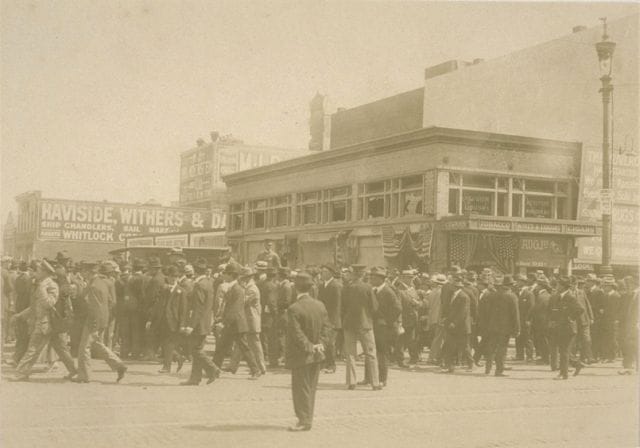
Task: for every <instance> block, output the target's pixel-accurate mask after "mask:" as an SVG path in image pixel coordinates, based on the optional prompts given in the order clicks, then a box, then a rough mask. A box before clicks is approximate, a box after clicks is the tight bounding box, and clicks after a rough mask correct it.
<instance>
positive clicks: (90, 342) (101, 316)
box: [72, 262, 127, 383]
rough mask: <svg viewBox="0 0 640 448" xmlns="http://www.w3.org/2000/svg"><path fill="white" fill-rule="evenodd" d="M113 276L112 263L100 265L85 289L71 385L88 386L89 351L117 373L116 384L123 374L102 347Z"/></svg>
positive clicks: (116, 359)
mask: <svg viewBox="0 0 640 448" xmlns="http://www.w3.org/2000/svg"><path fill="white" fill-rule="evenodd" d="M113 272H114V267H113V263H112V262H104V263H103V264H102V265H100V272H99V273H98V274H97V275H95V276H94V277H93V279H91V281H90V283H89V286H88V287H87V294H86V296H85V300H86V302H87V317H86V321H85V325H84V328H83V329H82V335H81V336H80V345H79V347H78V376H77V378H73V379H72V381H74V382H77V383H88V382H89V372H90V370H91V351H92V350H93V351H95V352H96V353H97V354H98V356H99V357H100V358H102V359H103V360H104V361H105V362H106V363H107V364H108V365H109V367H110V368H111V370H113V371H114V372H117V374H118V377H117V379H116V381H117V382H119V381H120V380H121V379H122V378H123V377H124V374H125V372H126V371H127V366H125V365H124V364H123V362H122V361H121V360H120V358H119V357H118V356H117V355H116V354H115V353H113V352H112V351H111V350H110V349H109V348H108V347H107V346H106V345H105V344H104V342H103V341H104V332H105V331H106V330H107V327H108V325H109V309H110V307H111V306H112V304H113V303H114V302H115V297H113V296H112V294H113V283H112V281H111V280H110V279H109V276H110V275H111V274H112V273H113Z"/></svg>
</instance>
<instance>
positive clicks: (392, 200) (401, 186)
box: [358, 174, 424, 219]
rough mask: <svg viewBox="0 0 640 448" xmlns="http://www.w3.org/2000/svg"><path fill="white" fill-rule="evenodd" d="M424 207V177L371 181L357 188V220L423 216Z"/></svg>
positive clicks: (419, 175)
mask: <svg viewBox="0 0 640 448" xmlns="http://www.w3.org/2000/svg"><path fill="white" fill-rule="evenodd" d="M423 207H424V177H423V175H422V174H418V175H413V176H406V177H399V178H395V179H388V180H384V181H379V182H370V183H367V184H362V185H360V186H359V189H358V219H375V218H395V217H398V216H420V215H422V214H423Z"/></svg>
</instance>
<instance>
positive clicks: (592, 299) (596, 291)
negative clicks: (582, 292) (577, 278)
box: [587, 286, 605, 323]
mask: <svg viewBox="0 0 640 448" xmlns="http://www.w3.org/2000/svg"><path fill="white" fill-rule="evenodd" d="M587 300H589V303H590V304H591V310H592V311H593V319H594V323H599V322H600V321H602V319H603V317H604V311H605V310H604V305H605V297H604V291H603V290H602V289H601V288H599V287H597V286H596V287H595V288H593V289H588V290H587Z"/></svg>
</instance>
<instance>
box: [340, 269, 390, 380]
mask: <svg viewBox="0 0 640 448" xmlns="http://www.w3.org/2000/svg"><path fill="white" fill-rule="evenodd" d="M351 268H352V269H353V274H352V277H351V278H352V280H351V282H350V283H349V285H348V286H346V287H345V288H344V291H343V296H342V329H343V332H344V354H345V356H346V358H347V388H348V389H349V390H355V388H356V385H357V378H356V356H357V354H358V353H357V343H358V342H360V345H361V346H362V350H363V351H364V356H365V364H366V369H367V371H368V372H371V385H372V387H373V390H381V389H382V387H381V386H380V377H379V374H378V358H377V356H376V341H375V338H374V335H373V317H374V316H375V314H376V312H377V311H378V306H377V303H376V300H375V298H374V297H373V290H372V289H371V285H369V284H368V283H365V282H364V281H363V280H362V278H363V277H364V270H365V266H363V265H353V266H351Z"/></svg>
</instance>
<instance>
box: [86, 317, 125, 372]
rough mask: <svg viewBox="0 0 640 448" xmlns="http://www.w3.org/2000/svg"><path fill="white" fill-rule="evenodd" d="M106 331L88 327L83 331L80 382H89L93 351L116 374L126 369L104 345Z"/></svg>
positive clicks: (116, 356)
mask: <svg viewBox="0 0 640 448" xmlns="http://www.w3.org/2000/svg"><path fill="white" fill-rule="evenodd" d="M103 341H104V329H103V330H100V331H98V330H93V329H89V327H88V326H87V325H85V326H84V329H83V330H82V336H81V337H80V346H79V347H78V378H79V379H80V380H84V381H89V372H91V351H92V350H93V351H94V352H95V354H96V356H97V357H98V358H100V359H102V360H104V361H105V362H106V363H107V365H108V366H109V367H110V368H111V370H113V371H114V372H115V371H117V370H118V369H119V368H121V367H124V364H123V363H122V361H121V360H120V358H119V357H118V355H116V354H115V353H113V352H112V351H111V349H109V348H108V347H107V346H106V345H105V344H104V342H103Z"/></svg>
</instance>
